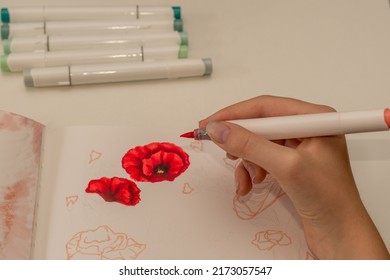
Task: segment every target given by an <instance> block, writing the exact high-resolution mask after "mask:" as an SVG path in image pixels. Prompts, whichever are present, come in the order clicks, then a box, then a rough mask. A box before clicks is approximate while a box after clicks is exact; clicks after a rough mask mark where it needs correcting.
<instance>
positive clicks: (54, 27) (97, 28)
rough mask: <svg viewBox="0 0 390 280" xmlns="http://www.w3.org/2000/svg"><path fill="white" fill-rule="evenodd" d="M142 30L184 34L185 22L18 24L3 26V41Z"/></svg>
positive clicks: (129, 21) (176, 20)
mask: <svg viewBox="0 0 390 280" xmlns="http://www.w3.org/2000/svg"><path fill="white" fill-rule="evenodd" d="M140 30H141V31H145V30H156V31H161V30H165V31H179V32H182V31H183V21H182V20H181V19H161V20H102V21H98V20H96V21H95V20H93V21H44V22H16V23H8V24H3V25H2V26H1V39H8V38H12V37H16V36H26V35H28V36H31V35H76V34H80V35H86V34H89V35H91V34H95V35H97V34H99V35H102V34H107V33H109V34H126V33H129V34H133V33H134V32H137V31H140Z"/></svg>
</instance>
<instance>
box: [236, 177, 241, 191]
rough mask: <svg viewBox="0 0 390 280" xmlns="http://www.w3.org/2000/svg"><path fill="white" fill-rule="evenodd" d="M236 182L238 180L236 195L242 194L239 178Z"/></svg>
mask: <svg viewBox="0 0 390 280" xmlns="http://www.w3.org/2000/svg"><path fill="white" fill-rule="evenodd" d="M235 180H236V194H239V192H240V181H238V180H237V178H236V179H235Z"/></svg>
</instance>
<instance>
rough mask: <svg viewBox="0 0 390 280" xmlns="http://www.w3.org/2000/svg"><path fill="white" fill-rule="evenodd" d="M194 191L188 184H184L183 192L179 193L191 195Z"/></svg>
mask: <svg viewBox="0 0 390 280" xmlns="http://www.w3.org/2000/svg"><path fill="white" fill-rule="evenodd" d="M193 191H195V189H194V188H193V187H191V186H190V183H184V185H183V190H182V191H181V192H182V193H183V194H191V193H192V192H193Z"/></svg>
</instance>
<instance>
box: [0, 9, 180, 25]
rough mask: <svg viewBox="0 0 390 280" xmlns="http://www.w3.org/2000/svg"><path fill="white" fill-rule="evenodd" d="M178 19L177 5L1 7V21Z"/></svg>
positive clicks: (178, 10)
mask: <svg viewBox="0 0 390 280" xmlns="http://www.w3.org/2000/svg"><path fill="white" fill-rule="evenodd" d="M173 18H174V19H181V7H179V6H173V7H171V6H138V5H136V6H58V7H56V6H45V7H42V6H40V7H36V6H35V7H34V6H30V7H28V6H25V7H8V8H1V21H2V22H3V23H10V22H34V21H66V20H110V19H116V20H121V19H146V20H148V19H173Z"/></svg>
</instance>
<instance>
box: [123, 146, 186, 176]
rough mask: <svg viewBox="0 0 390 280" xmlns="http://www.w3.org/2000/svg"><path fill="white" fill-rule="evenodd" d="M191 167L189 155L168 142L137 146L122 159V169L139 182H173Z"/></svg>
mask: <svg viewBox="0 0 390 280" xmlns="http://www.w3.org/2000/svg"><path fill="white" fill-rule="evenodd" d="M189 165H190V161H189V156H188V154H187V153H186V152H184V151H183V149H182V148H181V147H179V146H176V145H175V144H172V143H167V142H162V143H158V142H153V143H150V144H147V145H145V146H137V147H135V148H133V149H130V150H129V151H128V152H127V153H126V154H125V155H124V156H123V158H122V167H123V168H124V169H125V170H126V172H127V173H128V174H129V175H130V177H131V178H132V179H133V180H135V181H139V182H151V183H155V182H161V181H173V180H175V179H176V178H177V177H178V176H179V175H180V174H182V173H183V172H184V171H186V170H187V168H188V166H189Z"/></svg>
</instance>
